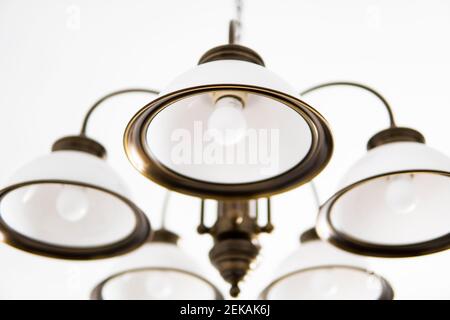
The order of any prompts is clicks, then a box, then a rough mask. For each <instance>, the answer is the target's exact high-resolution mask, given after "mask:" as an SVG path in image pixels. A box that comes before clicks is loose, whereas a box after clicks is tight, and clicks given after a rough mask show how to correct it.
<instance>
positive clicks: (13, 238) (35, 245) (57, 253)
mask: <svg viewBox="0 0 450 320" xmlns="http://www.w3.org/2000/svg"><path fill="white" fill-rule="evenodd" d="M38 184H67V185H73V186H80V187H85V188H91V189H95V190H98V191H101V192H104V193H107V194H108V195H110V196H112V197H115V198H116V199H118V200H120V201H122V202H123V203H125V204H126V205H127V206H128V207H129V208H130V209H131V210H132V212H133V214H134V217H135V219H136V225H135V227H134V229H133V231H132V232H131V233H130V234H129V235H128V236H126V237H125V238H122V239H120V240H119V241H117V242H114V243H111V244H106V245H100V246H92V247H86V246H83V247H75V246H61V245H55V244H52V243H48V242H44V241H40V240H35V239H33V238H30V237H28V236H26V235H24V234H22V233H20V232H18V231H16V230H14V229H12V228H11V227H10V226H9V225H8V224H7V223H6V222H5V220H4V219H3V217H2V214H1V211H0V232H1V233H2V235H3V242H5V243H6V244H8V245H10V246H12V247H15V248H17V249H20V250H23V251H26V252H29V253H32V254H37V255H40V256H46V257H50V258H57V259H67V260H91V259H102V258H109V257H112V256H116V255H121V254H125V253H128V252H130V251H133V250H135V249H136V248H138V247H139V246H141V245H142V244H143V243H144V242H145V241H146V240H147V239H148V237H149V235H150V232H151V227H150V222H149V221H148V219H147V217H146V215H145V213H144V212H143V211H141V210H140V209H139V208H138V207H137V206H136V205H135V204H134V203H133V202H132V201H130V200H129V199H127V198H125V197H123V196H121V195H119V194H117V193H115V192H113V191H111V190H108V189H105V188H102V187H99V186H96V185H91V184H86V183H82V182H76V181H69V180H58V179H48V180H33V181H27V182H21V183H17V184H13V185H11V186H8V187H6V188H4V189H2V190H0V202H1V201H2V200H3V198H4V197H5V196H6V195H7V194H8V193H10V192H11V191H14V190H17V189H19V188H22V187H26V186H30V185H38Z"/></svg>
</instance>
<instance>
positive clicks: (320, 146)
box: [125, 60, 332, 198]
mask: <svg viewBox="0 0 450 320" xmlns="http://www.w3.org/2000/svg"><path fill="white" fill-rule="evenodd" d="M295 96H296V93H295V91H294V90H292V88H291V87H290V86H289V85H288V84H287V83H285V82H284V81H283V80H281V79H280V78H279V77H278V76H276V75H275V74H274V73H272V72H270V71H269V70H267V69H266V68H264V67H263V66H261V65H258V64H255V63H251V62H247V61H239V60H218V61H212V62H207V63H204V64H200V65H198V66H197V67H195V68H193V69H192V70H190V71H188V72H186V73H184V74H182V75H181V76H179V77H178V78H176V79H175V80H174V81H173V82H172V83H171V84H170V85H169V86H168V87H167V88H166V89H165V90H163V92H162V93H161V94H160V96H159V97H158V98H157V99H156V100H154V101H152V102H151V103H149V104H148V105H147V106H145V107H144V108H143V109H141V111H139V112H138V113H137V114H136V115H135V116H134V117H133V119H132V120H131V121H130V123H129V125H128V127H127V130H126V132H125V146H126V152H127V154H128V157H129V159H130V161H131V162H132V163H133V165H134V166H135V167H136V168H137V169H138V170H139V171H140V172H141V173H142V174H144V175H145V176H147V177H148V178H150V179H152V180H154V181H156V182H157V183H159V184H161V185H163V186H165V187H167V188H169V189H174V190H177V191H180V192H183V193H187V194H191V195H196V196H206V197H211V198H222V197H238V196H240V197H260V196H263V195H268V194H273V193H278V192H281V191H283V190H286V189H289V188H292V187H294V186H297V185H299V184H301V183H303V182H305V181H307V180H309V179H311V178H312V177H313V176H315V175H316V174H318V173H319V172H320V171H321V170H322V169H323V168H324V167H325V165H326V164H327V162H328V160H329V157H330V156H331V152H332V138H331V133H330V131H329V129H328V125H327V123H326V121H325V120H324V119H323V117H322V116H321V115H320V114H319V113H318V112H317V111H315V110H314V109H313V108H312V107H310V106H309V105H307V104H306V103H304V102H303V101H300V100H298V99H297V98H295ZM288 173H289V174H288Z"/></svg>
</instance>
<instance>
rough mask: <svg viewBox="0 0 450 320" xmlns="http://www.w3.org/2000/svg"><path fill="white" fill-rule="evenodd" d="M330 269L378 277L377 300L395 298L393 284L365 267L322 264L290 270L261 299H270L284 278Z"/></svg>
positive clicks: (267, 288) (274, 282)
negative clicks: (272, 291)
mask: <svg viewBox="0 0 450 320" xmlns="http://www.w3.org/2000/svg"><path fill="white" fill-rule="evenodd" d="M329 269H347V270H352V271H355V272H360V273H364V274H366V275H367V276H371V277H376V279H377V280H378V281H379V282H380V284H381V292H380V296H379V297H378V298H377V300H393V299H394V290H393V289H392V286H391V284H390V283H389V282H388V281H387V280H386V279H385V278H383V277H382V276H380V275H378V274H376V273H374V272H372V271H369V270H367V269H364V268H360V267H355V266H348V265H322V266H314V267H308V268H302V269H298V270H295V271H292V272H289V273H287V274H285V275H283V276H281V277H278V278H277V279H275V280H274V281H272V282H271V283H270V284H269V285H268V286H267V287H266V288H265V289H264V290H263V291H262V292H261V294H260V299H262V300H268V299H269V292H270V290H272V289H273V287H275V286H276V285H277V284H278V283H280V282H281V281H283V280H286V279H288V278H289V277H292V276H295V275H298V274H301V273H305V272H309V271H316V270H329Z"/></svg>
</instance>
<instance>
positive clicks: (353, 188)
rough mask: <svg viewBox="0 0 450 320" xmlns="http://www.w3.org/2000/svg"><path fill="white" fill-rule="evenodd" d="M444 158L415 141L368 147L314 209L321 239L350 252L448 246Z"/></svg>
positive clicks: (401, 252) (449, 206)
mask: <svg viewBox="0 0 450 320" xmlns="http://www.w3.org/2000/svg"><path fill="white" fill-rule="evenodd" d="M449 178H450V159H449V158H448V157H447V156H445V155H443V154H442V153H440V152H438V151H436V150H434V149H432V148H430V147H428V146H426V145H425V144H423V143H418V142H393V143H387V144H384V145H381V146H378V147H376V148H374V149H372V150H369V151H368V152H367V154H366V155H365V156H364V157H363V158H362V159H360V160H359V161H358V162H357V163H356V164H355V165H354V166H353V167H352V168H351V169H350V170H349V171H348V173H347V174H346V175H345V177H344V178H343V180H342V183H341V189H340V191H339V192H337V193H336V194H335V195H334V196H333V197H332V198H331V199H329V200H328V201H327V202H326V203H325V204H324V205H323V206H322V207H321V210H320V214H319V218H318V224H317V232H318V233H319V235H320V237H321V238H322V239H328V240H329V241H330V242H332V243H333V244H335V245H337V246H339V247H341V248H343V249H345V250H349V251H352V252H355V253H359V254H367V255H373V256H394V257H395V256H398V257H402V256H415V255H421V254H428V253H432V252H437V251H441V250H445V249H448V248H449V246H450V179H449Z"/></svg>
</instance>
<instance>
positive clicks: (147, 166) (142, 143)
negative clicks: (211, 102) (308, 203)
mask: <svg viewBox="0 0 450 320" xmlns="http://www.w3.org/2000/svg"><path fill="white" fill-rule="evenodd" d="M216 90H220V91H226V90H229V91H233V90H241V91H247V92H249V93H253V94H258V95H261V96H264V97H266V98H270V99H273V100H276V101H278V102H280V103H282V104H283V105H285V106H286V107H290V108H291V109H293V110H294V111H296V112H297V113H298V114H299V116H301V117H303V119H304V120H305V121H306V122H307V124H308V126H309V128H310V130H311V138H312V142H311V147H310V149H309V152H308V154H307V155H306V156H305V157H304V158H303V159H302V161H300V162H299V163H298V164H297V165H295V166H294V167H293V168H291V169H289V170H287V171H286V172H283V173H281V174H279V175H277V176H274V177H272V178H268V179H264V180H258V181H255V182H248V183H236V184H234V183H233V184H226V183H214V182H207V181H201V180H197V179H194V178H190V177H187V176H184V175H182V174H179V173H177V172H175V171H173V170H171V169H169V168H168V167H167V166H165V165H164V164H162V163H161V162H160V161H159V160H158V159H156V157H155V156H154V155H153V154H152V153H151V152H150V150H148V147H147V143H146V133H147V128H148V127H149V125H150V123H151V121H152V120H153V119H154V117H155V116H156V115H157V114H158V113H159V112H160V111H162V110H163V109H165V108H166V107H169V106H170V105H171V104H173V103H174V102H176V101H179V100H181V99H184V98H187V97H190V96H193V95H196V94H202V93H207V92H211V91H216ZM124 147H125V152H126V154H127V156H128V159H129V160H130V162H131V163H132V164H133V166H134V167H135V168H136V169H137V170H138V171H139V172H140V173H141V174H142V175H144V176H145V177H147V178H149V179H150V180H152V181H154V182H155V183H157V184H159V185H162V186H164V187H165V188H167V189H170V190H174V191H177V192H181V193H184V194H188V195H192V196H197V197H202V198H212V199H251V198H259V197H268V196H272V195H274V194H278V193H281V192H286V191H288V190H290V189H293V188H295V187H298V186H300V185H302V184H304V183H307V182H309V181H310V180H312V179H313V178H314V177H315V176H316V175H317V174H319V173H320V172H321V171H322V170H323V169H324V168H325V166H326V165H327V164H328V162H329V160H330V158H331V155H332V151H333V139H332V134H331V130H330V128H329V126H328V123H327V122H326V120H325V119H324V118H323V116H322V115H320V114H319V113H318V112H317V111H316V110H315V109H314V108H312V107H311V106H309V105H308V104H306V103H305V102H303V101H301V100H299V99H297V98H295V97H292V96H290V95H288V94H285V93H282V92H279V91H276V90H272V89H267V88H263V87H257V86H251V85H240V84H239V85H237V84H213V85H202V86H197V87H190V88H186V89H182V90H178V91H175V92H171V93H169V94H166V95H164V96H161V97H159V98H157V99H155V100H153V101H152V102H150V103H149V104H147V105H146V106H144V107H143V108H142V109H141V110H140V111H139V112H138V113H137V114H136V115H135V116H134V117H133V118H132V119H131V121H130V122H129V124H128V126H127V128H126V130H125V134H124Z"/></svg>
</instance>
